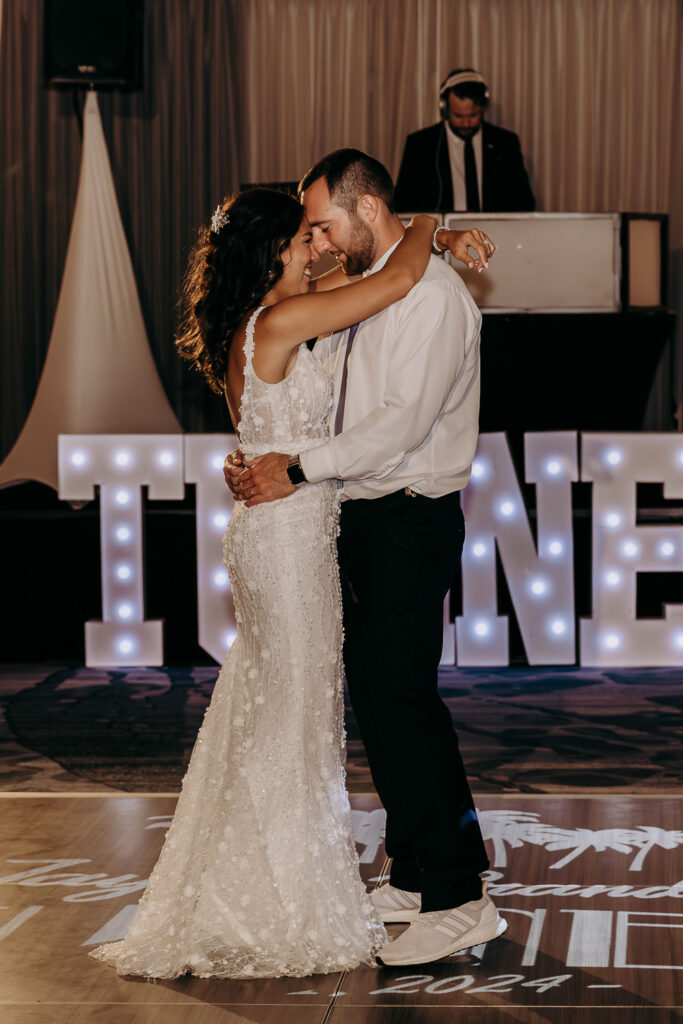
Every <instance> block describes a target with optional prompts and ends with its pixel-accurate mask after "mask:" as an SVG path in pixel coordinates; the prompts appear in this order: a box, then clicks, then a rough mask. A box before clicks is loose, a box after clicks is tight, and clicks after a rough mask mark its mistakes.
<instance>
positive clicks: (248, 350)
mask: <svg viewBox="0 0 683 1024" xmlns="http://www.w3.org/2000/svg"><path fill="white" fill-rule="evenodd" d="M265 308H266V307H265V306H259V307H258V309H255V310H254V312H253V313H252V314H251V316H250V317H249V322H248V323H247V329H246V331H245V332H244V347H243V349H242V351H243V352H244V359H245V366H244V369H245V371H246V368H247V366H248V367H251V363H252V360H253V358H254V328H255V326H256V318H257V317H258V315H259V313H260V312H261V311H262V310H264V309H265ZM245 380H246V372H245Z"/></svg>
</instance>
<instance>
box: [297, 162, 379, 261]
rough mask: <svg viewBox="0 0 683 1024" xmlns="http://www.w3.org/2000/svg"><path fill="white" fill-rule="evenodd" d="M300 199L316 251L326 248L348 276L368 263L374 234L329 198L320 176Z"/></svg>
mask: <svg viewBox="0 0 683 1024" xmlns="http://www.w3.org/2000/svg"><path fill="white" fill-rule="evenodd" d="M303 203H304V207H305V209H306V216H307V217H308V220H309V222H310V225H311V229H312V231H313V246H314V248H315V250H316V252H317V253H318V254H319V255H321V256H322V254H323V253H324V252H329V253H330V254H331V255H332V256H334V257H335V259H336V260H337V261H338V263H339V265H340V266H341V268H342V270H343V271H344V273H345V274H348V275H349V276H353V275H355V274H362V273H363V271H364V270H367V269H368V267H370V266H371V265H372V262H373V259H374V252H375V237H374V235H373V233H372V231H371V229H370V228H369V227H368V225H367V224H366V223H365V222H364V221H363V220H361V218H360V217H359V216H358V215H357V214H349V213H348V212H347V211H346V210H344V209H343V208H342V207H341V206H337V205H336V204H335V203H333V202H332V200H331V198H330V193H329V190H328V188H327V183H326V181H325V180H324V178H318V180H317V181H314V182H313V184H312V185H310V186H309V187H308V188H307V189H306V191H305V192H304V194H303Z"/></svg>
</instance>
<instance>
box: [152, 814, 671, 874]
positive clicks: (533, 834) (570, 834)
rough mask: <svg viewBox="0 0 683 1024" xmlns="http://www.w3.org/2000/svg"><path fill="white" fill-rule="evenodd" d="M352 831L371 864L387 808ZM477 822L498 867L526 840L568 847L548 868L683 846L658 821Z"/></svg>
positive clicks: (636, 863) (517, 817)
mask: <svg viewBox="0 0 683 1024" xmlns="http://www.w3.org/2000/svg"><path fill="white" fill-rule="evenodd" d="M351 813H352V818H353V830H354V834H355V838H356V842H357V843H358V844H360V845H362V846H364V847H365V849H364V850H363V851H362V853H361V855H360V861H361V864H371V863H372V861H373V860H374V859H375V857H376V856H377V853H378V852H379V848H380V845H381V843H382V841H383V839H384V826H385V823H386V811H384V810H383V809H382V808H378V809H377V810H374V811H362V810H356V809H354V810H353V811H352V812H351ZM478 815H479V824H480V825H481V831H482V835H483V836H484V839H489V840H490V841H491V842H492V843H493V863H492V865H491V866H492V867H494V868H504V867H507V864H508V854H507V847H508V846H509V847H510V848H511V849H513V850H516V849H519V847H521V846H524V845H525V844H530V845H531V846H543V847H545V849H546V850H548V851H550V852H553V853H554V852H556V851H559V850H567V851H568V852H567V853H566V854H565V856H564V857H561V858H560V860H558V861H556V862H555V863H554V864H551V865H550V868H551V869H553V868H555V869H558V868H564V867H566V866H567V864H571V862H572V861H573V860H577V858H579V857H580V856H581V855H582V854H583V853H587V852H588V851H589V850H595V852H596V853H604V852H605V851H606V850H612V851H613V852H615V853H626V854H633V853H635V856H634V858H633V860H632V861H631V863H630V864H629V868H628V869H629V871H640V870H641V869H642V867H643V865H644V863H645V858H646V857H647V855H648V853H650V852H651V851H652V850H654V849H655V847H657V846H658V847H660V849H662V850H675V849H677V848H678V847H679V846H683V832H680V831H673V832H667V831H666V830H665V829H663V828H657V827H656V826H655V825H638V826H637V827H636V828H604V829H590V828H558V827H557V826H556V825H546V824H545V823H544V822H542V821H539V820H538V819H539V815H538V814H534V813H533V812H527V811H479V812H478ZM148 820H149V821H150V823H151V824H149V825H147V826H146V827H147V828H148V829H154V828H164V829H165V828H168V826H169V825H170V824H171V820H172V816H171V815H158V816H157V817H154V818H149V819H148Z"/></svg>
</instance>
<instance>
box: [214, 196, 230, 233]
mask: <svg viewBox="0 0 683 1024" xmlns="http://www.w3.org/2000/svg"><path fill="white" fill-rule="evenodd" d="M229 223H230V215H229V214H228V213H223V211H222V210H221V204H220V203H219V204H218V206H217V207H216V209H215V210H214V212H213V217H212V218H211V230H212V231H213V233H214V235H217V234H218V232H219V231H220V230H221V228H224V227H225V225H226V224H229Z"/></svg>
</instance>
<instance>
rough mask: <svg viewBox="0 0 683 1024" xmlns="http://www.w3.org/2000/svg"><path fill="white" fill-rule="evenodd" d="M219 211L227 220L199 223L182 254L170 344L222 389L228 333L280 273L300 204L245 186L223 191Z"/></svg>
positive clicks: (299, 215)
mask: <svg viewBox="0 0 683 1024" xmlns="http://www.w3.org/2000/svg"><path fill="white" fill-rule="evenodd" d="M220 210H221V213H222V215H223V216H224V217H227V218H228V220H227V221H226V222H225V223H224V224H223V226H222V227H221V228H220V230H219V231H213V230H212V227H211V223H209V224H205V225H204V226H203V227H202V228H201V229H200V231H199V239H198V241H197V243H196V245H195V247H194V249H193V250H192V252H191V254H190V259H189V263H188V268H187V272H186V274H185V279H184V281H183V287H182V292H181V296H180V307H181V322H180V326H179V328H178V333H177V335H176V340H175V344H176V348H177V350H178V353H179V355H180V356H181V357H182V358H183V359H187V360H188V362H190V363H191V364H192V365H193V366H194V367H195V369H197V370H199V371H200V372H201V373H203V375H204V376H205V377H206V379H207V381H208V382H209V384H210V386H211V387H212V388H213V390H214V391H217V392H219V393H222V392H223V390H224V385H225V372H226V368H227V363H228V353H229V351H230V342H231V341H232V336H233V334H234V332H235V330H236V328H237V327H238V325H239V323H240V321H241V320H242V318H243V317H244V315H245V314H246V313H248V312H249V311H250V310H252V309H256V307H257V306H258V305H259V303H260V302H261V300H262V299H263V297H264V295H265V294H266V292H268V291H269V290H270V289H271V288H272V287H273V285H274V284H275V283H276V282H277V281H279V280H280V278H281V277H282V273H283V270H284V265H283V263H282V255H283V253H284V252H285V250H286V249H287V247H288V245H289V243H290V242H291V240H292V238H293V237H294V235H295V234H296V233H297V231H298V230H299V227H300V225H301V221H302V219H303V215H304V209H303V206H301V205H300V203H299V202H298V201H297V200H296V199H294V198H293V197H292V196H288V195H286V194H285V193H283V192H276V191H274V190H273V189H268V188H252V189H247V190H246V191H245V192H239V193H238V194H237V195H235V196H228V197H226V198H225V199H224V200H223V202H222V203H221V204H220Z"/></svg>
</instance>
